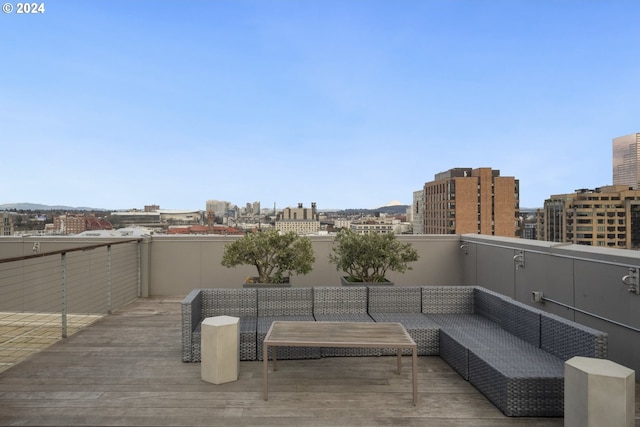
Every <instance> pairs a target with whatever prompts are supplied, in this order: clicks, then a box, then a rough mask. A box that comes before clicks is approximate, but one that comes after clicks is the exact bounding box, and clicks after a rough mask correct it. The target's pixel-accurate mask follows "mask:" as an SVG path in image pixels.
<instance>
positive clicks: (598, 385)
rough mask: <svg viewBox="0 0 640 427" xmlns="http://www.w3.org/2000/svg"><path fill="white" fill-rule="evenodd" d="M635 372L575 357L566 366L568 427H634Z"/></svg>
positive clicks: (602, 361)
mask: <svg viewBox="0 0 640 427" xmlns="http://www.w3.org/2000/svg"><path fill="white" fill-rule="evenodd" d="M635 382H636V381H635V371H634V370H632V369H629V368H627V367H625V366H622V365H618V364H617V363H615V362H612V361H610V360H605V359H594V358H590V357H579V356H576V357H573V358H571V359H569V360H567V361H566V362H565V364H564V425H565V427H574V426H575V427H596V426H607V427H633V425H634V418H635Z"/></svg>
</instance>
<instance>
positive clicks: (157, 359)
mask: <svg viewBox="0 0 640 427" xmlns="http://www.w3.org/2000/svg"><path fill="white" fill-rule="evenodd" d="M177 301H180V298H173V299H172V300H171V301H167V302H164V300H162V299H155V298H154V299H141V300H139V301H136V302H134V303H133V304H130V305H129V306H127V307H125V308H124V309H123V310H121V311H119V312H116V313H114V314H113V315H110V316H107V317H106V318H104V319H101V320H99V321H98V322H96V323H94V324H92V325H91V326H89V327H88V328H87V329H85V330H83V331H80V332H78V333H77V334H75V335H73V336H71V337H69V338H67V339H65V340H63V341H61V342H58V343H56V344H54V345H53V346H52V347H50V348H48V349H46V350H43V351H41V352H39V353H37V354H35V355H33V356H32V357H31V358H29V359H27V360H26V361H24V362H22V363H20V364H18V365H16V366H14V367H12V368H10V369H8V370H6V371H4V372H2V373H0V425H40V426H47V425H66V426H86V425H95V426H107V425H113V426H118V425H120V426H132V425H136V426H138V425H139V426H144V425H154V426H184V425H190V426H238V427H245V426H283V425H285V426H298V425H304V426H336V425H340V426H346V427H349V426H389V425H402V426H425V425H429V426H431V427H439V426H442V427H444V426H447V427H450V426H453V427H489V426H496V427H502V426H536V427H542V426H562V424H563V420H562V419H561V418H559V419H557V418H536V419H514V418H508V417H505V416H504V415H503V414H502V413H501V412H500V411H499V410H497V409H496V408H495V406H493V405H492V404H491V403H490V402H489V401H488V400H487V399H486V398H485V397H484V396H482V395H481V394H480V393H479V392H478V391H477V390H476V389H475V388H474V387H473V386H471V385H470V384H469V383H468V382H466V381H464V380H463V379H462V378H461V377H460V376H459V375H458V374H456V373H455V372H454V371H453V370H452V369H451V368H450V367H449V366H448V365H447V364H446V363H445V362H444V361H442V359H440V358H439V357H432V356H421V357H418V369H417V372H418V378H419V383H418V385H419V400H418V405H417V406H415V407H414V406H412V405H410V404H407V401H408V390H410V386H411V370H410V369H406V370H404V371H403V372H402V374H401V375H398V374H397V373H396V369H395V367H396V364H395V357H394V356H391V357H389V356H380V357H366V358H365V357H332V358H323V359H316V360H286V361H284V360H283V361H280V364H281V367H282V371H280V372H276V373H270V382H271V389H270V399H269V400H268V401H266V402H265V401H264V400H263V396H262V368H263V365H262V363H261V362H259V361H255V362H241V364H240V378H239V380H238V381H235V382H232V383H227V384H221V385H214V384H210V383H206V382H203V381H202V380H201V379H200V364H199V363H182V362H181V358H180V355H181V337H180V316H181V314H180V309H181V308H180V304H179V302H177ZM408 360H409V357H403V364H406V363H407V362H408ZM636 396H640V393H637V394H636Z"/></svg>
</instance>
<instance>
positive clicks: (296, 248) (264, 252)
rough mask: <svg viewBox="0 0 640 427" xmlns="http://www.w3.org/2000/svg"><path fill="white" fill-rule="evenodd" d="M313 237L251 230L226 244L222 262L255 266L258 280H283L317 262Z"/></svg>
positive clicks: (231, 265)
mask: <svg viewBox="0 0 640 427" xmlns="http://www.w3.org/2000/svg"><path fill="white" fill-rule="evenodd" d="M315 260H316V259H315V256H314V254H313V248H312V247H311V240H310V239H309V238H308V237H301V236H298V235H297V234H296V233H294V232H291V231H290V232H288V233H284V234H280V232H278V231H277V230H269V231H258V232H255V233H248V234H246V235H244V236H243V237H242V238H241V239H238V240H236V241H235V242H233V243H231V244H229V245H226V246H225V248H224V254H223V255H222V265H223V266H225V267H236V266H238V265H243V264H244V265H253V266H255V267H256V269H257V270H258V281H259V283H283V282H284V281H285V280H286V279H285V278H288V277H289V276H290V275H291V273H295V274H307V273H309V272H310V271H311V269H312V268H313V263H314V261H315Z"/></svg>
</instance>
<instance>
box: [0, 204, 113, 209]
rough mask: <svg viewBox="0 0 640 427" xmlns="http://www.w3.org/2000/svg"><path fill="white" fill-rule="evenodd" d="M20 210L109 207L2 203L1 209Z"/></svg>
mask: <svg viewBox="0 0 640 427" xmlns="http://www.w3.org/2000/svg"><path fill="white" fill-rule="evenodd" d="M14 209H15V210H18V211H106V210H107V209H99V208H87V207H72V206H59V205H57V206H51V205H41V204H38V203H6V204H4V205H0V211H8V210H14Z"/></svg>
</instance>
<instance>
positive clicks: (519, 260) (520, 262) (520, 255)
mask: <svg viewBox="0 0 640 427" xmlns="http://www.w3.org/2000/svg"><path fill="white" fill-rule="evenodd" d="M513 262H514V263H515V265H516V270H517V269H519V268H524V251H523V250H518V251H517V252H516V254H515V255H514V256H513Z"/></svg>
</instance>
